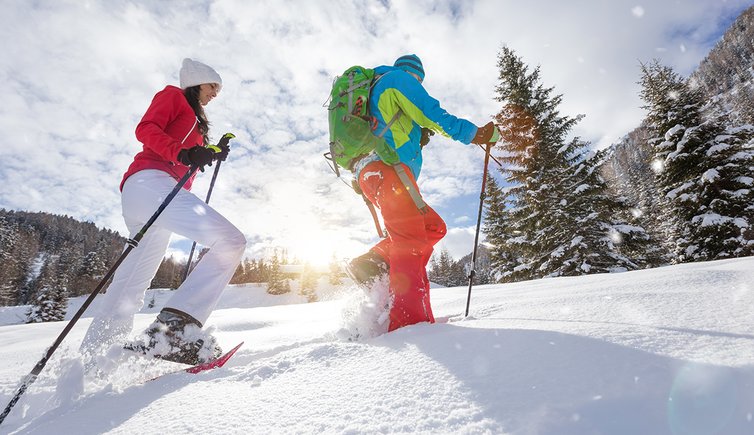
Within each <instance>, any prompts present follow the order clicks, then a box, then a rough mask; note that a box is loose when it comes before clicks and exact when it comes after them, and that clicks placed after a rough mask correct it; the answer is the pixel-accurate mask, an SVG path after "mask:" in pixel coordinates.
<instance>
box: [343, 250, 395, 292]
mask: <svg viewBox="0 0 754 435" xmlns="http://www.w3.org/2000/svg"><path fill="white" fill-rule="evenodd" d="M345 270H346V273H347V274H348V276H349V277H350V278H351V279H352V280H353V282H355V283H356V285H358V286H359V287H361V288H363V289H365V290H367V291H369V290H371V289H372V285H373V284H374V283H375V281H377V279H378V278H380V277H382V276H386V275H388V273H389V272H390V266H388V264H387V263H386V262H385V260H383V259H382V257H381V256H380V255H379V254H377V253H376V252H374V251H371V250H370V251H369V252H367V253H366V254H364V255H361V256H359V257H356V258H354V259H353V260H351V261H349V262H347V263H346V264H345Z"/></svg>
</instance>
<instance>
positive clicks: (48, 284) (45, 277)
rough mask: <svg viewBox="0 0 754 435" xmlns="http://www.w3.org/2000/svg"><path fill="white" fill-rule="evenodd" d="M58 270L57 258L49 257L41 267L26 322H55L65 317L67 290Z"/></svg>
mask: <svg viewBox="0 0 754 435" xmlns="http://www.w3.org/2000/svg"><path fill="white" fill-rule="evenodd" d="M64 281H65V279H64V278H62V277H61V274H60V272H59V271H58V258H56V257H50V258H48V261H47V262H46V263H45V265H44V266H43V268H42V271H41V273H40V277H39V280H38V287H37V290H36V292H35V297H34V300H33V303H32V306H31V309H30V310H29V312H28V314H27V317H28V319H27V323H39V322H55V321H60V320H64V319H65V313H66V310H67V309H68V298H67V296H68V292H67V289H66V287H65V284H64Z"/></svg>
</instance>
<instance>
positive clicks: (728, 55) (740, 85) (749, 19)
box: [602, 7, 754, 230]
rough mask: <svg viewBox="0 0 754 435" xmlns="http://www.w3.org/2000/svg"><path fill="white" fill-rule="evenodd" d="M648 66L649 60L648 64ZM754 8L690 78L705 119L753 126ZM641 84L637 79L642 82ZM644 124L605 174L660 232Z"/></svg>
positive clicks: (617, 150)
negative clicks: (699, 94) (702, 98)
mask: <svg viewBox="0 0 754 435" xmlns="http://www.w3.org/2000/svg"><path fill="white" fill-rule="evenodd" d="M647 61H649V59H647ZM753 61H754V7H751V8H749V9H747V10H746V11H744V12H743V13H742V14H741V15H740V16H739V17H738V18H737V19H736V20H735V22H734V23H733V24H732V25H731V26H730V28H729V29H728V30H727V31H726V32H725V34H724V35H723V37H722V38H721V39H720V41H718V43H717V44H716V45H715V47H714V48H713V49H712V50H711V51H710V52H709V54H708V55H707V57H705V58H704V60H702V62H701V63H700V64H699V67H698V68H697V69H696V71H694V72H693V73H692V74H691V76H690V77H689V78H688V80H689V83H691V84H692V85H693V86H698V87H699V88H700V89H701V90H702V92H703V94H704V96H705V98H706V100H707V101H708V103H707V105H706V106H705V107H704V110H703V114H704V116H706V117H707V118H714V119H719V120H721V121H722V122H724V123H725V124H733V125H740V124H754V64H753V63H752V62H753ZM637 79H638V77H637ZM648 139H649V133H648V132H647V129H646V127H645V126H644V125H639V126H637V127H636V129H634V130H633V131H631V132H630V133H628V134H627V135H626V136H624V137H623V138H622V139H621V140H620V141H619V142H618V143H616V144H614V145H613V146H612V147H610V149H609V150H608V151H607V157H606V159H605V164H604V165H603V166H602V174H603V175H604V177H605V178H606V179H607V180H608V182H609V184H610V185H611V186H613V187H614V188H615V190H616V191H617V194H619V195H621V196H623V197H626V198H627V199H628V202H629V203H630V204H633V205H635V206H636V208H637V212H638V211H640V212H641V213H643V215H644V216H643V219H645V222H646V225H644V228H647V229H649V230H652V229H653V228H657V227H658V225H657V222H652V219H653V217H654V216H657V215H658V213H656V207H658V205H657V201H656V197H657V195H656V193H655V192H656V188H655V184H654V183H655V180H654V178H655V177H654V173H653V171H652V166H651V165H652V162H651V161H650V160H651V156H652V155H653V150H652V148H651V146H650V145H649V144H648V143H647V140H648Z"/></svg>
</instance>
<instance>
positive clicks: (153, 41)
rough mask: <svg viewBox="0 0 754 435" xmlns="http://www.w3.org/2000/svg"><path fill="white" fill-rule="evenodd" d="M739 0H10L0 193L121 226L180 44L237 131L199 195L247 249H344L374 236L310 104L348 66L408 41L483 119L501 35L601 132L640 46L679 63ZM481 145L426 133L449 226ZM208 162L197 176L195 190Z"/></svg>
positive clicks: (403, 49) (457, 218)
mask: <svg viewBox="0 0 754 435" xmlns="http://www.w3.org/2000/svg"><path fill="white" fill-rule="evenodd" d="M747 6H748V2H747V1H744V0H728V1H725V2H710V1H707V0H679V1H676V0H666V1H658V2H653V3H652V4H651V5H645V6H641V8H642V13H641V20H637V19H636V18H637V10H638V9H636V8H638V7H639V6H637V5H636V4H635V3H634V2H629V1H627V0H617V1H612V2H597V1H588V0H578V1H574V2H561V1H555V0H552V1H543V2H537V3H533V4H531V3H524V2H513V1H496V0H484V1H482V0H480V1H469V2H457V1H440V2H436V1H430V0H421V1H410V0H397V1H392V2H371V1H356V0H355V1H338V2H312V1H304V0H300V1H272V0H267V1H255V2H248V1H242V0H217V1H209V0H207V1H203V2H188V3H185V2H182V3H180V6H178V5H177V4H176V3H172V2H151V1H135V2H127V3H126V2H105V1H102V2H96V1H95V2H86V3H84V2H68V1H61V2H52V1H50V2H11V3H10V4H5V5H4V7H3V14H2V17H1V18H0V38H2V39H3V40H5V41H14V42H13V43H8V44H5V51H4V55H3V57H2V58H0V80H2V82H3V84H4V86H5V87H6V100H5V102H4V104H3V106H2V108H0V111H1V112H0V131H2V132H3V137H2V140H0V158H2V161H3V164H2V165H0V185H2V186H3V187H2V190H0V207H4V208H10V209H18V210H30V211H48V212H52V213H61V214H68V215H71V216H73V217H76V218H78V219H82V220H89V221H93V222H95V223H96V224H97V225H99V226H105V227H109V228H113V229H116V230H118V231H120V232H121V233H125V225H124V224H123V222H122V218H121V216H120V198H119V192H118V186H119V184H120V181H121V176H122V173H123V172H124V171H125V169H126V167H127V166H128V164H129V163H130V161H131V158H132V156H133V155H134V154H135V153H136V152H137V151H138V150H139V149H140V148H141V145H140V144H139V143H138V142H137V141H136V139H135V138H134V133H133V131H134V128H135V126H136V124H137V123H138V121H139V119H140V117H141V116H142V114H143V112H144V110H145V109H146V107H147V106H148V104H149V102H150V100H151V98H152V96H153V95H154V93H155V92H156V91H158V90H160V89H161V88H162V87H164V86H165V85H166V84H174V83H176V82H177V79H178V68H179V67H180V62H181V59H182V58H184V57H192V58H196V59H200V60H202V61H203V62H206V63H208V64H210V65H212V66H213V67H214V68H215V69H217V70H218V72H220V74H221V75H222V77H223V81H224V87H223V91H222V93H221V94H220V96H219V97H218V98H217V99H216V100H215V101H213V102H212V103H211V104H210V105H209V106H208V107H207V113H208V115H209V117H210V120H211V122H212V126H213V130H212V136H213V137H214V138H218V137H220V135H222V134H223V133H225V132H226V131H231V132H233V133H235V134H236V135H237V136H238V138H237V139H236V140H235V141H234V142H233V150H232V151H231V155H230V158H229V160H228V162H226V164H224V166H223V168H222V170H221V174H220V177H219V179H218V182H217V186H216V190H215V192H214V193H213V197H212V201H211V204H212V205H213V206H215V207H216V208H218V209H219V210H220V211H221V212H222V213H224V214H225V215H226V216H227V217H228V218H229V219H230V220H231V221H232V222H234V223H236V224H237V225H238V226H239V228H241V229H242V231H244V232H245V233H246V234H247V236H248V237H249V239H250V240H251V241H252V244H250V252H261V250H262V249H266V248H265V247H270V246H275V245H281V246H282V245H284V244H296V243H297V241H299V240H301V241H305V244H308V245H317V244H320V245H322V248H321V249H322V252H323V255H325V254H324V253H326V252H327V251H329V250H330V249H331V247H330V246H326V245H328V244H334V245H336V246H337V247H338V248H339V254H341V255H353V254H355V253H358V252H359V251H361V250H364V249H366V247H368V246H369V244H370V243H372V242H374V241H375V240H376V235H375V231H374V228H373V224H372V221H371V218H370V216H369V213H368V211H367V210H366V207H365V206H364V205H363V202H362V201H361V199H360V198H359V197H358V196H356V195H354V194H353V193H352V192H351V191H350V189H349V188H348V187H347V186H345V185H344V184H343V183H342V182H340V181H339V180H337V179H336V178H335V177H334V176H333V175H332V173H331V171H330V170H329V169H328V167H327V165H326V163H325V160H324V158H322V157H321V154H322V153H323V152H325V151H326V148H327V121H326V119H327V116H326V110H325V109H324V108H323V107H322V104H323V103H324V101H325V100H326V98H327V96H328V93H329V87H330V85H331V82H332V78H333V76H334V75H336V74H338V73H339V72H341V71H342V70H344V69H345V68H346V67H348V66H350V65H352V64H363V65H367V66H372V65H378V64H389V63H392V61H393V60H394V59H395V58H396V57H397V56H399V55H401V54H405V53H416V54H418V55H419V56H420V57H421V58H422V60H423V61H424V64H425V67H426V70H427V78H426V81H425V85H426V87H427V89H428V90H429V92H430V93H431V94H432V95H433V96H435V97H436V98H438V99H439V100H440V101H441V103H442V105H443V107H444V108H445V109H447V110H448V111H449V112H450V113H453V114H455V115H457V116H461V117H465V118H467V119H469V120H471V121H472V122H475V123H477V124H483V123H485V122H487V121H488V120H489V119H490V117H491V116H492V115H493V114H494V113H495V112H496V111H497V110H498V108H499V103H497V102H496V101H494V100H493V97H494V95H493V89H494V86H495V84H496V80H497V67H496V62H497V53H498V51H499V49H500V47H501V45H503V44H506V45H508V46H510V47H511V48H513V49H514V50H516V52H517V53H518V54H519V55H520V56H521V57H522V58H523V59H524V61H526V62H527V63H529V64H530V65H532V67H533V66H536V65H540V66H541V68H542V77H543V80H544V83H545V85H547V86H554V87H555V90H556V92H557V93H561V94H563V95H564V99H563V105H562V107H561V112H562V113H564V114H567V115H570V116H574V115H576V114H579V113H583V114H586V118H585V119H584V120H583V121H582V122H581V123H580V124H579V126H578V127H577V129H576V131H575V132H574V133H575V134H578V135H581V136H582V137H583V138H585V139H587V140H592V141H594V142H595V144H596V146H598V147H604V146H607V145H609V144H610V143H611V142H613V141H615V140H616V139H618V138H619V137H620V136H622V135H624V134H625V133H627V132H628V131H630V130H631V129H632V128H634V127H635V126H636V125H638V123H639V121H640V119H641V117H642V116H643V112H642V111H641V109H640V108H639V107H640V106H641V102H640V101H639V99H638V85H637V84H636V81H637V79H638V73H639V71H638V62H639V61H648V60H651V59H652V58H655V57H657V58H659V59H660V60H661V61H662V62H663V63H666V64H669V65H672V66H674V67H675V68H676V69H677V70H678V71H679V72H680V73H682V74H688V73H689V72H690V71H691V70H692V69H693V68H694V67H695V66H696V65H697V64H698V62H699V61H700V60H701V59H702V58H703V56H704V55H705V54H706V53H707V52H708V50H709V49H710V47H711V46H712V45H713V44H714V42H715V40H716V38H718V37H719V35H720V32H721V30H720V29H719V28H718V27H719V25H720V23H721V22H724V19H729V18H730V16H731V14H735V13H737V12H739V11H741V10H742V9H743V8H744V7H747ZM627 11H631V13H627ZM656 47H680V48H678V49H668V50H664V51H657V50H656ZM482 158H483V153H482V152H481V150H479V149H477V148H476V147H473V146H472V147H468V146H464V145H462V144H459V143H456V142H453V141H450V140H447V139H444V138H436V139H433V140H432V142H431V143H430V146H429V147H428V148H427V149H426V151H425V165H424V168H423V170H422V175H421V178H420V180H419V183H420V185H421V186H422V189H424V193H425V196H426V197H427V199H428V200H429V201H430V204H431V205H433V206H434V207H435V208H436V209H437V210H438V211H439V212H440V213H441V215H444V216H449V217H452V219H450V220H451V221H452V222H451V226H453V225H456V222H457V223H458V224H460V225H463V221H464V219H465V217H464V216H465V215H466V214H468V213H459V212H457V210H455V209H454V208H451V207H455V205H454V204H457V203H458V202H459V201H458V199H459V198H462V197H464V196H469V195H471V196H469V197H471V198H476V197H478V192H477V191H476V190H477V189H478V185H479V180H480V176H481V165H482ZM209 179H210V176H209V175H208V174H206V173H205V174H204V175H203V176H202V177H200V178H199V179H198V180H197V182H196V183H195V186H196V187H195V189H194V191H195V192H196V193H197V195H199V196H200V197H204V194H205V192H206V188H207V186H208V183H209ZM471 208H473V209H474V210H475V207H471ZM468 218H473V219H474V221H475V219H476V217H475V216H473V217H468ZM456 230H457V228H451V235H449V236H448V238H447V240H448V241H447V242H446V243H448V244H450V245H453V242H451V240H453V239H454V238H455V236H454V234H455V231H456ZM460 231H461V233H463V232H467V229H462V230H460ZM302 243H303V242H302ZM463 245H464V246H466V245H468V243H464V244H463ZM459 246H460V245H459ZM469 249H470V247H466V248H461V247H458V253H456V252H455V249H454V252H453V253H454V255H462V254H463V252H464V251H465V252H468V251H469Z"/></svg>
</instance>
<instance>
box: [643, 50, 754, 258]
mask: <svg viewBox="0 0 754 435" xmlns="http://www.w3.org/2000/svg"><path fill="white" fill-rule="evenodd" d="M641 68H642V77H641V80H640V82H639V83H640V84H641V86H642V90H641V97H642V99H643V100H644V101H645V103H646V105H645V106H644V108H645V109H647V112H648V114H647V119H646V123H647V124H648V126H649V129H650V132H651V133H652V135H651V136H652V137H651V139H650V140H649V143H650V144H651V145H652V147H653V149H654V169H655V172H656V174H657V175H656V179H657V184H658V187H659V191H660V196H661V198H660V200H661V204H662V205H663V210H662V212H661V213H662V222H663V224H662V231H663V233H664V235H665V240H666V243H667V244H668V249H669V250H670V251H671V252H673V253H674V256H675V258H674V261H677V262H683V261H702V260H711V259H717V258H728V257H731V256H742V255H750V254H751V253H752V252H753V251H752V247H753V245H754V241H753V240H752V230H753V228H754V219H752V213H751V204H752V199H754V197H753V196H752V189H751V187H752V181H751V180H752V178H751V168H752V167H753V166H754V153H753V152H752V149H751V142H752V138H754V136H753V133H754V131H753V130H752V127H750V126H743V127H738V128H736V127H727V128H726V127H725V125H723V124H722V123H721V122H719V121H718V120H717V119H715V118H710V119H705V118H704V116H703V115H702V106H703V102H704V101H703V97H702V94H701V92H700V91H699V89H698V88H695V87H692V86H690V85H689V83H688V81H687V80H685V79H683V78H682V77H681V76H680V75H678V74H677V73H675V72H674V71H673V69H672V68H670V67H667V66H663V65H660V64H659V63H658V62H657V61H654V62H652V63H650V64H648V65H647V64H643V65H642V66H641Z"/></svg>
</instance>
